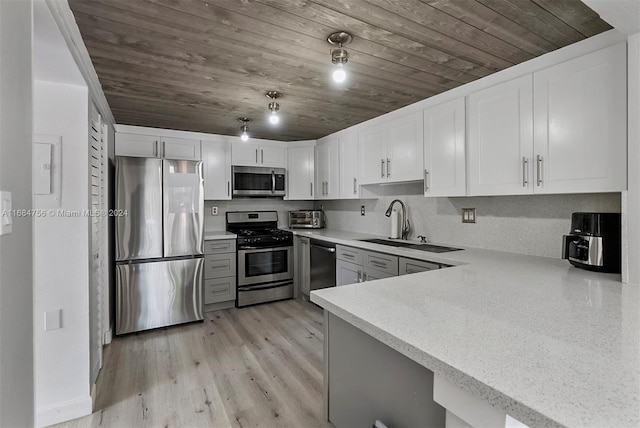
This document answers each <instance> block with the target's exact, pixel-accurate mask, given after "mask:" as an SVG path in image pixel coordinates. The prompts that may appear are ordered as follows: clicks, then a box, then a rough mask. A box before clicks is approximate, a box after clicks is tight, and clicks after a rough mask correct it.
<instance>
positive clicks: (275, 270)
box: [244, 249, 289, 278]
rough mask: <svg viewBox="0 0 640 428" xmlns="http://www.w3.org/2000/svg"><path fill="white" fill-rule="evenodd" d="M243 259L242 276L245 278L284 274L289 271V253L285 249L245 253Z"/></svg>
mask: <svg viewBox="0 0 640 428" xmlns="http://www.w3.org/2000/svg"><path fill="white" fill-rule="evenodd" d="M244 257H245V263H244V270H245V271H244V276H245V277H246V278H253V277H259V276H264V275H277V274H281V273H285V274H286V273H287V272H288V271H289V252H288V250H287V249H282V250H272V251H265V252H256V253H253V252H252V253H246V254H245V255H244Z"/></svg>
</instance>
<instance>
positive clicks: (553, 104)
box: [533, 43, 627, 193]
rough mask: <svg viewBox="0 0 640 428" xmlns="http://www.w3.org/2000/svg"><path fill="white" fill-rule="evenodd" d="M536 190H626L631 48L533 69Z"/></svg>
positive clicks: (613, 49) (610, 49)
mask: <svg viewBox="0 0 640 428" xmlns="http://www.w3.org/2000/svg"><path fill="white" fill-rule="evenodd" d="M533 87H534V98H533V99H534V123H535V130H534V149H535V150H534V154H535V156H536V164H535V169H536V172H538V171H539V172H540V175H539V176H538V175H536V181H535V183H534V185H535V190H534V191H535V192H536V193H579V192H612V191H622V190H626V188H627V179H626V177H627V158H626V156H627V135H626V130H627V121H626V118H627V111H626V91H627V87H626V49H625V44H624V43H623V44H619V45H615V46H612V47H610V48H607V49H602V50H599V51H596V52H593V53H591V54H589V55H585V56H582V57H580V58H577V59H573V60H570V61H567V62H564V63H561V64H558V65H556V66H553V67H550V68H547V69H545V70H542V71H539V72H536V73H534V82H533Z"/></svg>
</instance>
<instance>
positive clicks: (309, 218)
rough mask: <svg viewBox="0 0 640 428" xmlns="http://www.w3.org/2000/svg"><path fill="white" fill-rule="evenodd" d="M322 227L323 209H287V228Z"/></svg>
mask: <svg viewBox="0 0 640 428" xmlns="http://www.w3.org/2000/svg"><path fill="white" fill-rule="evenodd" d="M324 227H325V218H324V211H321V210H300V211H289V229H322V228H324Z"/></svg>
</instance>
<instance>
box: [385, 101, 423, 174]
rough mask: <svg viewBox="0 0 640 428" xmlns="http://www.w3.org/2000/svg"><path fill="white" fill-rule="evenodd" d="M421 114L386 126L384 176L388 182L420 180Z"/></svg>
mask: <svg viewBox="0 0 640 428" xmlns="http://www.w3.org/2000/svg"><path fill="white" fill-rule="evenodd" d="M422 120H423V118H422V112H416V113H412V114H409V115H406V116H403V117H401V118H398V119H395V120H393V121H391V122H390V123H389V124H388V132H389V133H388V136H387V159H386V161H387V162H386V164H387V165H386V166H387V168H386V175H387V181H388V182H390V183H391V182H399V181H412V180H422V176H423V165H422V157H423V156H422V152H423V126H422Z"/></svg>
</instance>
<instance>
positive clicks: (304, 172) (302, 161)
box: [287, 146, 315, 200]
mask: <svg viewBox="0 0 640 428" xmlns="http://www.w3.org/2000/svg"><path fill="white" fill-rule="evenodd" d="M287 150H288V153H287V174H288V175H289V176H288V178H287V184H288V186H289V189H288V191H287V199H289V200H309V199H313V196H314V190H315V189H314V187H315V185H314V180H315V173H314V172H315V151H314V147H313V146H306V147H305V146H302V147H289V148H288V149H287Z"/></svg>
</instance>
